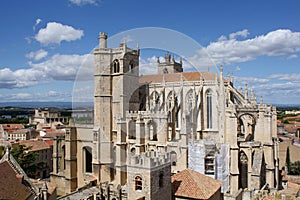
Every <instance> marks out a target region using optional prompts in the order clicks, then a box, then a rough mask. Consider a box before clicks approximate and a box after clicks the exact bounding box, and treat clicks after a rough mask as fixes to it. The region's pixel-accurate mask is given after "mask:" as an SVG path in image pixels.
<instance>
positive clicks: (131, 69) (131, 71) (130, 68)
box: [129, 61, 134, 73]
mask: <svg viewBox="0 0 300 200" xmlns="http://www.w3.org/2000/svg"><path fill="white" fill-rule="evenodd" d="M133 69H134V64H133V61H130V63H129V72H130V73H133Z"/></svg>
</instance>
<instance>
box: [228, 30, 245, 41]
mask: <svg viewBox="0 0 300 200" xmlns="http://www.w3.org/2000/svg"><path fill="white" fill-rule="evenodd" d="M249 34H250V33H249V31H248V30H247V29H244V30H242V31H238V32H235V33H231V34H229V38H230V39H236V38H237V37H238V36H241V37H243V38H245V37H247V36H248V35H249Z"/></svg>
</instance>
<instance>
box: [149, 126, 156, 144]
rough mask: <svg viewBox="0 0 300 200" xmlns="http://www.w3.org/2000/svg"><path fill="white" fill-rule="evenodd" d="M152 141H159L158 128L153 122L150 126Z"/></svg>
mask: <svg viewBox="0 0 300 200" xmlns="http://www.w3.org/2000/svg"><path fill="white" fill-rule="evenodd" d="M149 133H150V140H152V141H157V133H156V127H155V124H154V123H153V122H151V123H150V124H149Z"/></svg>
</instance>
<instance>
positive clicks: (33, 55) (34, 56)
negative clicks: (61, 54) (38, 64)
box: [26, 49, 48, 61]
mask: <svg viewBox="0 0 300 200" xmlns="http://www.w3.org/2000/svg"><path fill="white" fill-rule="evenodd" d="M47 55H48V52H47V51H45V50H44V49H40V50H38V51H32V52H30V53H28V54H26V57H27V58H30V59H34V60H36V61H38V60H41V59H42V58H45V57H46V56H47Z"/></svg>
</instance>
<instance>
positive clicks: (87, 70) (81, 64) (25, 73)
mask: <svg viewBox="0 0 300 200" xmlns="http://www.w3.org/2000/svg"><path fill="white" fill-rule="evenodd" d="M92 58H93V57H92V55H90V54H85V55H60V54H56V55H54V56H52V57H51V58H49V59H48V60H46V61H44V62H40V63H32V62H29V65H30V67H31V68H28V69H18V70H16V71H12V70H10V69H9V68H4V69H0V88H23V87H29V86H33V85H37V84H39V83H44V82H48V81H51V80H62V81H74V80H75V79H76V80H77V81H83V80H91V79H92V78H93V70H94V68H93V59H92ZM78 71H79V72H80V73H79V74H78V75H77V72H78Z"/></svg>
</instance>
